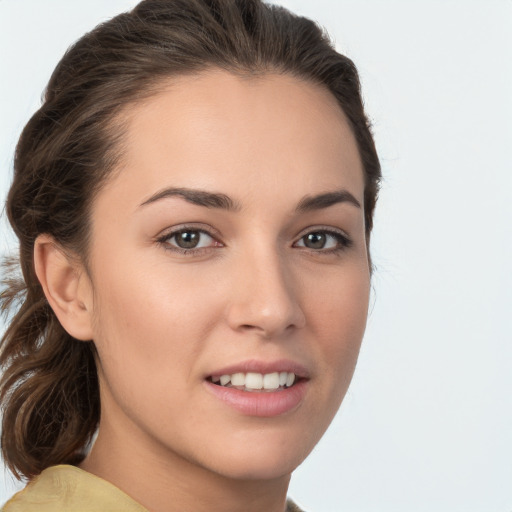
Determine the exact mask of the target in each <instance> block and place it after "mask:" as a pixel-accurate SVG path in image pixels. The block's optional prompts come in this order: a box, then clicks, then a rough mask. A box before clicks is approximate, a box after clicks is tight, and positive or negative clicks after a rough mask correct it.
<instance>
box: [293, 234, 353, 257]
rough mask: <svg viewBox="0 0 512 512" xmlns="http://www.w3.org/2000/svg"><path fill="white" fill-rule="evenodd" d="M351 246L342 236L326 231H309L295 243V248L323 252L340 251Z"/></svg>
mask: <svg viewBox="0 0 512 512" xmlns="http://www.w3.org/2000/svg"><path fill="white" fill-rule="evenodd" d="M351 245H352V242H351V241H350V240H349V238H348V237H347V236H345V235H344V234H342V233H340V232H338V231H331V230H326V229H322V230H320V229H319V230H316V231H310V232H309V233H306V234H305V235H304V236H303V237H301V238H300V239H299V240H298V241H297V242H296V243H295V247H305V248H306V249H311V250H314V251H323V252H334V251H341V250H343V249H346V248H348V247H350V246H351Z"/></svg>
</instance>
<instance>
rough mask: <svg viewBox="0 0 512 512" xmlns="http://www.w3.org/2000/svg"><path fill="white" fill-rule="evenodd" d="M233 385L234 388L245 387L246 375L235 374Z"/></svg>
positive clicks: (232, 377)
mask: <svg viewBox="0 0 512 512" xmlns="http://www.w3.org/2000/svg"><path fill="white" fill-rule="evenodd" d="M231 384H232V385H233V386H245V373H233V375H231Z"/></svg>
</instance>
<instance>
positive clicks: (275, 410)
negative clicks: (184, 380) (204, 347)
mask: <svg viewBox="0 0 512 512" xmlns="http://www.w3.org/2000/svg"><path fill="white" fill-rule="evenodd" d="M204 382H205V385H206V388H207V389H208V391H209V392H210V393H213V394H214V395H215V396H216V397H217V398H219V399H220V400H222V401H223V402H224V403H225V404H227V405H229V406H231V407H233V408H234V409H236V410H238V411H240V412H241V413H243V414H246V415H247V416H260V417H266V418H269V417H272V416H279V415H280V414H284V413H287V412H289V411H292V410H293V409H295V408H296V407H298V406H299V404H300V403H301V402H302V400H303V399H304V396H305V394H306V386H307V382H308V381H307V380H301V381H299V382H297V383H296V384H294V385H293V386H291V387H290V388H286V389H281V390H277V391H270V392H269V391H242V390H240V389H236V388H226V387H224V386H219V385H217V384H213V383H212V382H209V381H207V380H206V381H204Z"/></svg>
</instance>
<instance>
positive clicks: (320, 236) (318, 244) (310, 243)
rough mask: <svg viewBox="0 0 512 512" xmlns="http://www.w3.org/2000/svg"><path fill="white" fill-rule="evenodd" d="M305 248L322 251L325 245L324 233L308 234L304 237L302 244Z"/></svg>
mask: <svg viewBox="0 0 512 512" xmlns="http://www.w3.org/2000/svg"><path fill="white" fill-rule="evenodd" d="M304 244H305V246H306V247H309V248H310V249H323V247H324V245H325V234H324V233H309V235H307V236H306V240H305V242H304Z"/></svg>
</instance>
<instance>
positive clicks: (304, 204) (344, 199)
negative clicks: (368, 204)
mask: <svg viewBox="0 0 512 512" xmlns="http://www.w3.org/2000/svg"><path fill="white" fill-rule="evenodd" d="M338 203H349V204H352V205H354V206H356V207H357V208H361V203H360V202H359V201H358V200H357V199H356V198H355V197H354V196H353V195H352V194H351V193H350V192H349V191H348V190H344V189H342V190H336V191H334V192H325V193H324V194H318V195H316V196H306V197H304V198H302V199H301V200H300V202H299V204H298V205H297V211H298V212H300V213H304V212H310V211H313V210H321V209H323V208H329V206H333V205H335V204H338Z"/></svg>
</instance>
